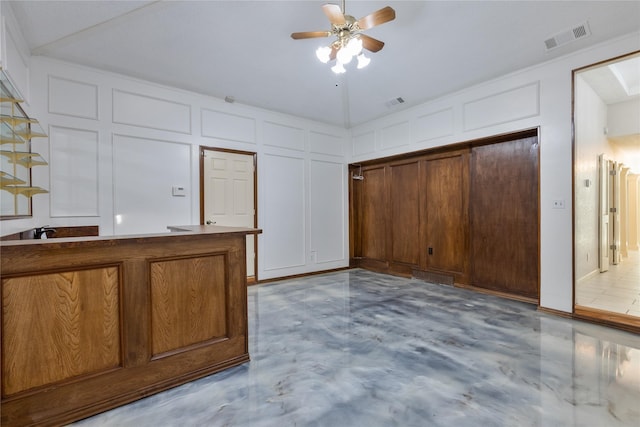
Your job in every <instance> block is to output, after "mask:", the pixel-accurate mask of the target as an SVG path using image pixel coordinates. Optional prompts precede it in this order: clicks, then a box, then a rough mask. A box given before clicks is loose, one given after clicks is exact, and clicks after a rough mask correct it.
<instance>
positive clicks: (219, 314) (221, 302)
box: [151, 255, 228, 356]
mask: <svg viewBox="0 0 640 427" xmlns="http://www.w3.org/2000/svg"><path fill="white" fill-rule="evenodd" d="M225 265H226V262H225V257H224V255H212V256H207V257H197V258H186V259H177V260H166V261H155V262H153V263H151V307H152V309H151V337H152V352H153V355H154V356H157V355H158V354H161V353H164V352H167V351H171V350H176V349H180V348H183V347H187V346H190V345H193V344H197V343H200V342H203V341H207V340H212V339H216V338H221V337H226V336H227V312H226V310H227V308H228V303H227V289H226V282H225V277H226V267H225Z"/></svg>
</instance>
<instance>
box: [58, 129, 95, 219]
mask: <svg viewBox="0 0 640 427" xmlns="http://www.w3.org/2000/svg"><path fill="white" fill-rule="evenodd" d="M49 163H50V166H49V174H50V185H49V190H50V192H51V196H50V202H51V217H73V216H81V217H82V216H84V217H98V216H99V215H100V213H99V209H98V132H96V131H93V130H86V129H72V128H67V127H61V126H53V125H52V126H49Z"/></svg>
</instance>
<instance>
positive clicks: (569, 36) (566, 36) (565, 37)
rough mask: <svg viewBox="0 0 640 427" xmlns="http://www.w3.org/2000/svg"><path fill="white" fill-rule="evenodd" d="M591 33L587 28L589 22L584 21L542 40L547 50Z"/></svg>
mask: <svg viewBox="0 0 640 427" xmlns="http://www.w3.org/2000/svg"><path fill="white" fill-rule="evenodd" d="M590 35H591V31H590V30H589V23H588V22H584V23H582V24H580V25H576V26H575V27H573V28H571V29H569V30H565V31H562V32H560V33H558V34H555V35H553V36H551V37H549V38H548V39H546V40H545V41H544V45H545V47H546V48H547V51H549V50H553V49H555V48H557V47H559V46H562V45H564V44H567V43H570V42H572V41H574V40H578V39H581V38H584V37H588V36H590Z"/></svg>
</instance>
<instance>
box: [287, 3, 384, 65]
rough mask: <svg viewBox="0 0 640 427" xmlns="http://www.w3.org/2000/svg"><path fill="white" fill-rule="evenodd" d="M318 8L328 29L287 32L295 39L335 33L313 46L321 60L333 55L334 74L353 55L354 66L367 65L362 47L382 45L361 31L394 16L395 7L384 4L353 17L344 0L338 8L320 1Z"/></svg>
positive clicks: (328, 60)
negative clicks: (326, 42)
mask: <svg viewBox="0 0 640 427" xmlns="http://www.w3.org/2000/svg"><path fill="white" fill-rule="evenodd" d="M322 10H323V12H324V14H325V15H326V16H327V18H329V22H330V23H331V30H329V31H303V32H297V33H291V38H292V39H294V40H299V39H311V38H317V37H331V36H335V37H336V39H335V40H334V41H333V42H332V43H331V44H330V45H329V46H327V47H319V48H318V49H316V56H317V57H318V60H320V61H321V62H322V63H324V64H326V63H328V62H330V61H333V60H334V59H335V60H336V64H335V65H334V66H333V67H331V70H332V71H333V72H334V73H336V74H342V73H344V72H346V70H345V68H344V66H345V65H346V64H348V63H350V62H351V60H352V59H353V58H357V62H358V65H357V67H358V68H364V67H366V66H367V65H369V62H371V60H370V59H369V58H367V57H366V56H365V55H364V54H363V52H364V50H368V51H370V52H378V51H379V50H380V49H382V48H383V47H384V42H382V41H380V40H377V39H375V38H373V37H371V36H368V35H366V34H363V32H364V31H365V30H368V29H370V28H372V27H375V26H377V25H381V24H384V23H385V22H389V21H393V20H394V19H395V18H396V12H395V10H393V8H391V7H389V6H386V7H383V8H382V9H380V10H376V11H375V12H373V13H370V14H368V15H366V16H364V17H362V18H360V19H356V18H354V17H353V16H351V15H347V14H346V13H345V0H342V8H341V7H340V6H338V5H336V4H331V3H326V4H324V5H322Z"/></svg>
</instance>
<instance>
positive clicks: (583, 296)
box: [576, 251, 640, 317]
mask: <svg viewBox="0 0 640 427" xmlns="http://www.w3.org/2000/svg"><path fill="white" fill-rule="evenodd" d="M628 254H629V256H628V257H627V258H624V259H623V261H622V262H621V263H620V264H617V265H611V266H610V267H609V271H607V272H605V273H599V274H596V275H595V276H592V277H590V278H589V279H587V280H584V281H582V282H580V283H579V284H578V285H577V286H576V304H577V305H581V306H583V307H591V308H597V309H600V310H606V311H612V312H615V313H621V314H628V315H631V316H638V317H640V251H628Z"/></svg>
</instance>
